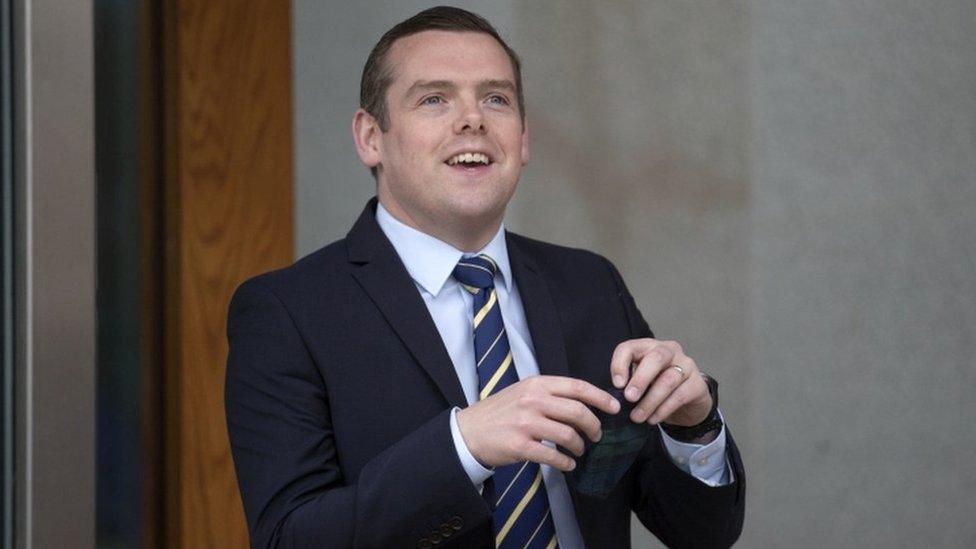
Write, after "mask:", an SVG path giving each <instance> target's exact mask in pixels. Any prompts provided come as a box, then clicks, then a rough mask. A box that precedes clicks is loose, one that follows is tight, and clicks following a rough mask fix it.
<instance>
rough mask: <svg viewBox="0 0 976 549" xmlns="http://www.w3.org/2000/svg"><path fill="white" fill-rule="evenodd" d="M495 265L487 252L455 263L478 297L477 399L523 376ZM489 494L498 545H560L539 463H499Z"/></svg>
mask: <svg viewBox="0 0 976 549" xmlns="http://www.w3.org/2000/svg"><path fill="white" fill-rule="evenodd" d="M497 270H498V267H497V266H496V265H495V261H494V260H492V259H491V258H490V257H488V256H487V255H484V254H482V255H479V256H476V257H465V258H462V259H461V261H459V262H458V264H457V266H456V267H455V268H454V278H456V279H457V280H458V282H460V283H461V286H462V287H464V289H465V290H467V291H468V292H470V293H471V294H472V297H473V298H474V356H475V358H476V364H477V370H478V389H479V395H478V398H479V400H481V399H485V398H488V397H489V396H491V395H493V394H495V393H497V392H499V391H501V390H502V389H504V388H505V387H508V386H509V385H511V384H513V383H515V382H517V381H518V380H519V378H518V373H517V372H516V371H515V364H514V363H513V362H512V350H511V348H510V347H509V346H508V336H506V335H505V325H504V323H502V312H501V309H500V308H499V305H498V298H497V295H496V294H495V282H494V278H495V273H496V272H497ZM485 494H486V497H487V498H488V500H489V501H490V502H491V503H492V504H493V508H494V511H492V532H494V534H495V547H499V548H506V549H507V548H509V547H512V548H517V549H527V548H529V549H536V548H538V549H553V548H555V547H558V546H559V545H558V544H557V542H556V527H555V524H554V523H553V521H552V514H551V513H550V512H549V498H548V496H547V495H546V487H545V484H544V483H543V481H542V471H541V470H540V468H539V465H538V464H537V463H533V462H531V461H523V462H519V463H512V464H510V465H503V466H499V467H496V468H495V474H494V475H493V476H492V478H491V479H489V482H486V483H485Z"/></svg>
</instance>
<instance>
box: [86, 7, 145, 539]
mask: <svg viewBox="0 0 976 549" xmlns="http://www.w3.org/2000/svg"><path fill="white" fill-rule="evenodd" d="M138 8H139V5H138V3H137V2H123V1H118V0H97V1H96V2H95V11H94V16H95V19H94V23H95V139H96V141H95V161H96V173H97V174H98V180H97V186H96V195H97V216H98V217H97V219H98V225H97V238H98V241H97V242H98V246H97V255H98V288H99V291H98V296H97V303H98V332H97V333H98V336H97V337H98V343H97V353H98V360H97V410H98V411H97V454H96V460H97V465H96V467H97V477H96V479H97V481H96V520H97V532H96V535H97V540H98V543H99V544H102V545H105V546H116V547H117V546H135V545H137V544H138V542H139V539H140V536H141V532H140V525H141V521H140V510H141V505H140V502H141V495H140V477H141V475H140V467H139V466H140V461H141V460H140V458H141V454H140V428H139V427H140V414H139V412H140V400H139V397H140V395H141V388H140V346H139V341H140V333H141V331H142V329H141V323H140V295H141V291H140V268H139V267H140V263H139V257H140V219H139V215H140V207H139V190H140V189H139V182H140V181H139V174H140V168H141V166H140V154H139V135H140V130H141V120H140V105H139V93H140V89H139V78H138V73H139V70H140V67H139V56H138V52H139V50H138V41H139V21H138V15H139V9H138Z"/></svg>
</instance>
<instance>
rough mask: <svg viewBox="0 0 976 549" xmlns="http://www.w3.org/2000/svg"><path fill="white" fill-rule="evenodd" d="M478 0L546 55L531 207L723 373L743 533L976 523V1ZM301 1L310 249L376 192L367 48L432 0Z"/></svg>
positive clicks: (915, 536)
mask: <svg viewBox="0 0 976 549" xmlns="http://www.w3.org/2000/svg"><path fill="white" fill-rule="evenodd" d="M455 4H457V5H460V6H463V7H467V8H470V9H473V10H474V11H477V12H479V13H481V14H483V15H485V16H486V17H488V18H489V19H490V20H491V21H492V22H493V23H494V24H495V25H496V26H497V27H498V28H499V30H500V31H501V32H502V34H503V36H505V37H506V38H507V39H508V40H509V41H510V43H511V44H512V45H513V46H514V47H515V48H516V50H517V51H519V53H520V55H521V56H522V58H523V61H524V76H525V88H526V97H527V103H528V116H529V124H530V128H531V136H532V141H531V150H532V162H531V164H530V165H529V167H528V168H527V170H526V171H525V172H524V174H523V178H522V182H521V184H520V189H519V191H518V194H517V195H516V198H515V200H514V201H513V203H512V204H511V206H510V208H509V214H508V217H507V218H506V225H507V226H508V227H509V228H510V229H512V230H515V231H518V232H523V233H526V234H529V235H532V236H535V237H538V238H541V239H544V240H549V241H553V242H557V243H561V244H566V245H571V246H580V247H586V248H590V249H594V250H596V251H599V252H601V253H603V254H604V255H606V256H608V257H610V258H611V259H612V260H613V261H614V262H615V263H616V264H617V265H618V267H619V268H620V270H621V272H622V273H623V275H624V277H625V279H626V280H627V282H628V284H629V286H630V287H631V289H632V291H633V292H634V294H635V297H636V298H637V300H638V303H639V304H640V305H641V307H642V310H643V312H644V315H645V316H646V317H647V319H648V320H649V321H650V323H651V326H652V327H653V328H654V329H655V331H656V332H657V333H658V335H660V336H662V337H668V338H674V339H677V340H678V341H680V342H682V343H683V344H684V346H685V348H686V350H687V351H688V353H689V354H690V355H691V356H692V357H694V358H695V359H696V360H697V361H698V363H699V364H700V365H701V366H702V368H703V369H705V370H707V371H710V372H712V373H713V374H714V375H715V376H716V377H717V378H718V379H719V380H720V381H721V383H722V394H723V400H722V403H723V409H724V411H725V414H726V417H727V418H728V420H729V423H730V425H731V427H732V429H733V431H734V433H735V436H736V439H737V440H738V441H739V444H740V446H741V448H742V451H743V454H744V458H745V460H746V468H747V472H748V476H749V495H748V500H747V501H748V504H747V514H746V526H745V531H744V533H743V536H742V539H741V542H740V545H741V546H745V547H765V546H788V547H821V546H834V547H857V546H882V545H883V546H896V547H914V546H922V545H925V546H940V547H954V546H965V545H969V543H967V542H970V541H971V539H972V537H973V536H974V535H976V522H974V521H973V520H972V517H973V516H976V496H974V491H976V472H974V471H976V469H974V467H973V464H972V459H973V455H974V453H976V452H974V451H976V429H974V428H973V427H972V425H971V424H972V423H973V421H974V420H976V398H974V397H973V386H974V381H976V379H974V378H976V368H974V360H973V358H972V356H973V354H974V351H976V276H974V275H976V268H974V257H976V237H974V233H976V214H974V211H976V175H974V174H976V2H973V1H972V0H946V1H941V2H925V3H920V2H912V1H909V0H885V1H882V0H860V1H843V2H841V1H819V2H813V1H799V0H754V1H745V0H723V1H720V0H711V1H698V2H665V1H654V2H651V1H644V2H639V1H628V2H625V1H618V2H601V3H595V2H591V1H582V0H564V1H560V2H540V1H538V0H533V1H529V0H521V1H519V0H507V1H498V2H490V3H486V2H456V3H455ZM293 5H294V15H293V17H294V40H295V43H294V50H293V51H294V60H295V65H294V75H295V76H294V77H295V94H296V101H295V109H296V110H295V122H296V124H295V131H296V141H295V142H296V150H297V154H296V167H297V174H298V178H297V188H296V199H297V210H296V211H297V214H296V215H297V227H296V228H297V231H296V244H297V250H298V253H299V255H304V254H306V253H308V252H311V251H312V250H314V249H316V248H318V247H319V246H321V245H323V244H325V243H328V242H331V241H333V240H335V239H337V238H341V237H342V236H344V235H345V233H346V231H347V230H348V228H349V226H350V225H351V223H352V222H353V220H354V219H355V217H356V216H357V215H358V214H359V212H360V210H361V208H362V206H363V204H364V203H365V201H366V199H367V198H368V197H369V196H371V195H372V194H373V189H374V184H373V181H372V179H371V178H370V176H369V174H368V172H367V171H366V170H365V168H363V167H362V166H361V165H360V164H359V162H358V159H357V157H356V155H355V150H354V148H353V145H352V140H351V137H350V131H349V125H350V121H351V116H352V113H353V111H354V110H355V108H356V106H357V98H358V83H359V76H360V72H361V69H362V64H363V62H364V61H365V58H366V55H367V54H368V52H369V49H370V48H371V47H372V45H373V44H374V43H375V41H376V40H377V39H378V38H379V36H380V35H381V34H382V32H383V31H385V30H386V29H388V28H389V27H390V26H392V25H393V24H395V23H396V22H398V21H400V20H402V19H404V18H406V17H408V16H409V15H412V14H413V13H415V12H416V11H419V10H420V9H423V8H425V7H428V6H429V4H427V3H421V2H416V1H398V2H357V3H356V4H355V5H352V4H347V3H344V2H319V1H310V0H296V1H295V2H294V3H293ZM635 523H636V521H635ZM634 532H635V538H634V542H635V543H634V545H635V546H636V547H642V546H654V545H657V544H656V542H655V541H653V538H652V536H651V535H650V534H648V533H646V532H645V531H643V529H642V528H641V527H640V526H636V527H635V529H634Z"/></svg>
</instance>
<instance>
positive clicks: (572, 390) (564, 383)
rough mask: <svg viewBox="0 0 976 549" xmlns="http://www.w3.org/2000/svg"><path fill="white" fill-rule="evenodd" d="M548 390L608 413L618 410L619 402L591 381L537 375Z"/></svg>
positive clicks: (614, 412) (553, 393)
mask: <svg viewBox="0 0 976 549" xmlns="http://www.w3.org/2000/svg"><path fill="white" fill-rule="evenodd" d="M539 377H540V378H542V383H544V384H545V386H546V388H547V389H548V390H549V394H552V395H555V396H561V397H566V398H571V399H573V400H578V401H580V402H582V403H583V404H589V405H590V406H593V407H596V408H599V409H600V410H603V411H604V412H606V413H608V414H616V413H617V412H619V411H620V403H619V402H617V399H615V398H613V395H611V394H610V393H608V392H606V391H604V390H603V389H600V388H599V387H597V386H596V385H593V384H592V383H589V382H586V381H583V380H582V379H575V378H571V377H563V376H539Z"/></svg>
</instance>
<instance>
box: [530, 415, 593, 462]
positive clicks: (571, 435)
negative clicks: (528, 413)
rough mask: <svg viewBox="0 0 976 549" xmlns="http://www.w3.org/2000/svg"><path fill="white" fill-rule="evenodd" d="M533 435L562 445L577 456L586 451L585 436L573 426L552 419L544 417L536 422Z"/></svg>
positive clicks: (538, 438) (537, 438)
mask: <svg viewBox="0 0 976 549" xmlns="http://www.w3.org/2000/svg"><path fill="white" fill-rule="evenodd" d="M532 437H533V438H535V439H536V440H548V441H549V442H552V443H553V444H557V445H559V446H562V447H563V448H565V449H567V450H569V451H570V452H572V453H574V454H576V456H582V455H583V452H584V451H586V446H585V444H584V442H583V437H581V436H580V434H579V432H577V431H576V429H574V428H573V427H571V426H569V425H566V424H565V423H559V422H558V421H552V420H551V419H544V420H542V421H540V422H539V423H537V424H536V426H535V429H534V430H533V433H532Z"/></svg>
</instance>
